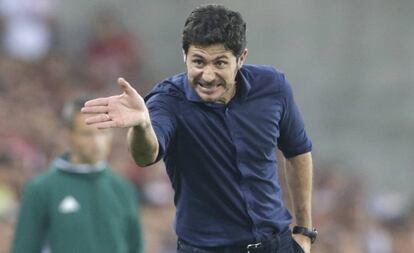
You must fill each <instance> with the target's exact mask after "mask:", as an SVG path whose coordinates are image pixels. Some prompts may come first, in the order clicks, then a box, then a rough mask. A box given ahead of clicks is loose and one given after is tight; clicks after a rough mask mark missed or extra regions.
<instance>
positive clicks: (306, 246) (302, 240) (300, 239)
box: [292, 234, 312, 253]
mask: <svg viewBox="0 0 414 253" xmlns="http://www.w3.org/2000/svg"><path fill="white" fill-rule="evenodd" d="M292 237H293V240H295V241H296V242H297V243H298V244H299V245H300V246H301V247H302V249H303V251H304V252H305V253H310V252H311V251H310V250H311V244H312V243H311V240H310V238H309V237H307V236H305V235H301V234H293V235H292Z"/></svg>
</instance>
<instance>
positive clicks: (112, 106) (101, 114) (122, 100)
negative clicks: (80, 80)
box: [81, 78, 150, 129]
mask: <svg viewBox="0 0 414 253" xmlns="http://www.w3.org/2000/svg"><path fill="white" fill-rule="evenodd" d="M118 85H119V86H120V87H121V89H122V91H123V93H122V94H121V95H116V96H111V97H104V98H97V99H93V100H89V101H88V102H86V103H85V106H84V107H83V108H82V109H81V112H82V113H88V114H92V116H90V117H88V118H86V120H85V122H86V124H88V125H95V126H96V127H97V128H99V129H105V128H113V127H117V128H120V127H133V126H146V125H149V123H150V117H149V113H148V110H147V107H146V106H145V102H144V99H143V98H142V97H141V96H140V95H139V94H138V92H137V91H136V90H135V89H134V88H132V86H131V85H130V84H129V83H128V82H127V81H125V79H123V78H118Z"/></svg>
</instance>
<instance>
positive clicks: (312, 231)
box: [292, 226, 318, 243]
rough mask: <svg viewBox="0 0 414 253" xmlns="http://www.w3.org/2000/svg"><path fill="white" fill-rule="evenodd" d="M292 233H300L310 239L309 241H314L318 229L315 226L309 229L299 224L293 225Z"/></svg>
mask: <svg viewBox="0 0 414 253" xmlns="http://www.w3.org/2000/svg"><path fill="white" fill-rule="evenodd" d="M292 233H293V234H301V235H304V236H307V237H309V238H310V239H311V243H313V242H315V240H316V237H317V236H318V231H317V230H316V229H315V228H312V229H309V228H305V227H300V226H294V227H293V230H292Z"/></svg>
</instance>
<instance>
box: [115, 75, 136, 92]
mask: <svg viewBox="0 0 414 253" xmlns="http://www.w3.org/2000/svg"><path fill="white" fill-rule="evenodd" d="M118 85H119V86H120V87H121V89H122V91H124V92H125V93H126V94H131V92H132V89H133V88H132V86H131V85H130V84H129V83H128V82H127V81H126V80H125V79H124V78H122V77H120V78H118Z"/></svg>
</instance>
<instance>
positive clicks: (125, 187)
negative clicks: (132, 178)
mask: <svg viewBox="0 0 414 253" xmlns="http://www.w3.org/2000/svg"><path fill="white" fill-rule="evenodd" d="M107 173H108V177H109V178H110V181H111V182H112V184H113V185H115V186H116V188H119V189H121V190H122V191H123V192H124V193H126V194H132V195H134V194H135V193H134V192H135V190H134V189H135V188H134V186H133V185H132V183H131V182H129V181H128V180H127V179H125V178H124V177H123V176H121V175H119V174H118V173H116V172H114V171H113V170H112V169H108V171H107Z"/></svg>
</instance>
